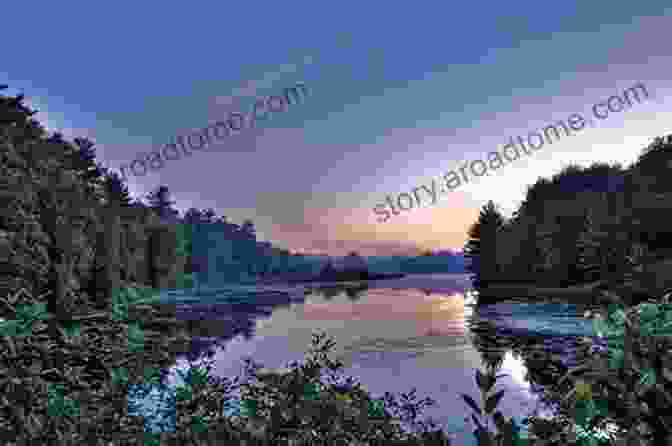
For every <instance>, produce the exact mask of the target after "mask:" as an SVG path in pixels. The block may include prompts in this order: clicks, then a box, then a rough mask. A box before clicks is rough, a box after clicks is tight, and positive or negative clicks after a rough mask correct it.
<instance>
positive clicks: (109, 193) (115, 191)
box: [103, 172, 133, 207]
mask: <svg viewBox="0 0 672 446" xmlns="http://www.w3.org/2000/svg"><path fill="white" fill-rule="evenodd" d="M103 187H104V191H105V195H106V198H107V200H108V202H109V203H115V204H117V205H120V206H124V207H125V206H130V204H131V202H132V200H133V198H132V197H131V194H130V193H129V191H128V187H127V186H126V184H125V183H124V180H123V179H122V178H121V176H120V175H119V174H118V173H117V172H108V173H107V174H106V175H105V176H104V181H103Z"/></svg>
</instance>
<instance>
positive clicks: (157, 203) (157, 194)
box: [147, 185, 178, 218]
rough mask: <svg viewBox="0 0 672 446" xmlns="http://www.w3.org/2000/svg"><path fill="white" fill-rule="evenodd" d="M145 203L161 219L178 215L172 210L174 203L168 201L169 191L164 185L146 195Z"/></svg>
mask: <svg viewBox="0 0 672 446" xmlns="http://www.w3.org/2000/svg"><path fill="white" fill-rule="evenodd" d="M147 203H148V204H149V208H150V209H152V210H153V211H155V212H156V213H157V215H158V216H160V217H161V218H172V217H174V216H175V215H177V213H178V212H177V211H176V210H175V209H173V205H174V204H175V202H174V201H172V200H171V199H170V191H169V189H168V186H165V185H161V186H158V187H157V188H156V189H154V190H153V191H152V192H150V193H149V194H147Z"/></svg>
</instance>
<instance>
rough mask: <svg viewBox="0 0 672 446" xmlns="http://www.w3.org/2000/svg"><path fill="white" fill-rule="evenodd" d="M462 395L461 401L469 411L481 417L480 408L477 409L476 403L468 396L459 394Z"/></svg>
mask: <svg viewBox="0 0 672 446" xmlns="http://www.w3.org/2000/svg"><path fill="white" fill-rule="evenodd" d="M460 395H462V399H463V400H464V401H465V402H466V403H467V404H468V405H469V407H471V409H472V410H473V411H474V412H476V413H477V414H479V415H483V412H481V408H480V407H478V404H476V401H474V399H473V398H472V397H470V396H469V395H466V394H464V393H462V394H460Z"/></svg>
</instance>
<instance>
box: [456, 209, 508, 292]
mask: <svg viewBox="0 0 672 446" xmlns="http://www.w3.org/2000/svg"><path fill="white" fill-rule="evenodd" d="M503 225H504V217H503V216H502V214H501V213H500V212H499V211H498V210H497V208H496V206H495V204H494V203H493V202H492V201H488V203H487V204H486V205H484V206H483V208H482V209H481V212H480V215H479V217H478V221H477V222H476V223H474V224H472V225H471V227H470V228H469V233H468V234H469V240H468V241H467V243H466V245H465V248H464V252H465V254H464V255H465V257H467V258H468V259H469V260H470V263H469V265H468V266H467V270H468V271H469V272H470V273H472V282H473V284H474V287H476V288H480V287H482V286H484V285H486V284H487V283H488V282H489V281H492V280H494V279H495V278H496V274H497V259H496V257H495V252H496V242H497V231H498V230H499V228H501V227H502V226H503Z"/></svg>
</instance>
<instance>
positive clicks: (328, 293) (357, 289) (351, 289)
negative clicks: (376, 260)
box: [313, 283, 369, 302]
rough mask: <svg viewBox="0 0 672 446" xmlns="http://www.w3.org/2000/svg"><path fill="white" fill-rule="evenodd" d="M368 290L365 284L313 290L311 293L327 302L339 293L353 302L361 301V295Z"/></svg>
mask: <svg viewBox="0 0 672 446" xmlns="http://www.w3.org/2000/svg"><path fill="white" fill-rule="evenodd" d="M368 289H369V285H368V284H367V283H363V284H360V285H334V286H328V287H320V288H316V289H314V290H313V293H315V294H317V295H318V296H322V297H324V300H327V301H329V300H331V299H333V298H334V297H336V296H338V295H339V294H341V293H345V295H346V296H347V297H348V299H349V300H350V301H353V302H355V301H358V300H359V299H361V297H362V294H363V293H364V292H365V291H366V290H368Z"/></svg>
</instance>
